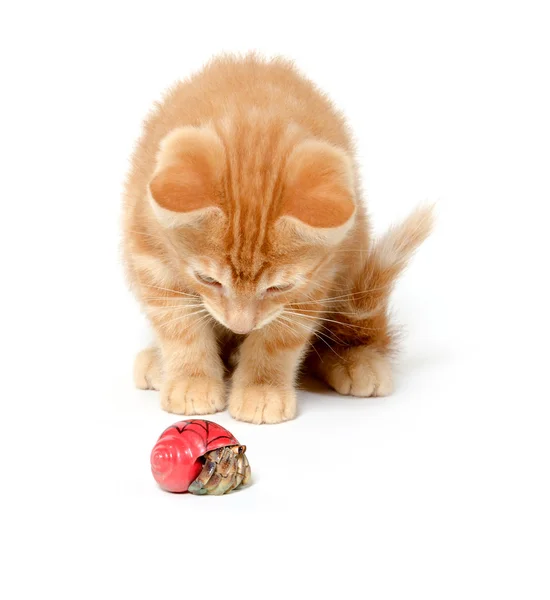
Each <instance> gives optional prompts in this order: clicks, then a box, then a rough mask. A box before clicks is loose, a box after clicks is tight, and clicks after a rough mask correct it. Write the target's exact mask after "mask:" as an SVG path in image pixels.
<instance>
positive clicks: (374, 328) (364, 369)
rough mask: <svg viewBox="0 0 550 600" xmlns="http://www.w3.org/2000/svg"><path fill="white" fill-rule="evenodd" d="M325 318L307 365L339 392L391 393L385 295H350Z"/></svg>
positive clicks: (390, 340)
mask: <svg viewBox="0 0 550 600" xmlns="http://www.w3.org/2000/svg"><path fill="white" fill-rule="evenodd" d="M327 319H330V321H328V320H327V321H325V323H326V324H324V325H323V326H322V329H321V330H320V333H321V334H322V335H323V337H324V341H323V343H321V342H318V343H316V345H315V350H316V352H312V353H311V354H310V355H309V356H308V360H307V364H308V368H309V369H310V370H311V371H312V372H313V373H314V374H316V375H317V376H318V377H320V378H321V379H323V380H324V381H326V383H328V384H329V385H330V386H331V387H332V388H334V389H335V390H336V391H337V392H339V393H340V394H344V395H352V396H388V395H389V394H391V392H392V390H393V382H392V369H391V365H390V356H391V354H392V350H393V334H392V331H391V328H390V326H389V323H388V316H387V295H385V296H380V294H363V293H359V294H357V295H354V296H351V298H350V300H349V301H347V302H345V303H344V306H343V307H342V309H341V311H340V312H331V313H330V314H329V315H328V316H327Z"/></svg>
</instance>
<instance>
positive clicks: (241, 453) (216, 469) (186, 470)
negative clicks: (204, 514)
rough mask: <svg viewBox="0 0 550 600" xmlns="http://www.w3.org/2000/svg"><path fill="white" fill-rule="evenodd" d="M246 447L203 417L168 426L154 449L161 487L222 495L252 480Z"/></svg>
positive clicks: (153, 463) (153, 468)
mask: <svg viewBox="0 0 550 600" xmlns="http://www.w3.org/2000/svg"><path fill="white" fill-rule="evenodd" d="M245 452H246V446H242V445H241V444H239V442H238V441H237V440H236V439H235V437H234V436H233V435H232V434H231V433H230V432H229V431H227V429H225V428H224V427H222V426H221V425H218V424H217V423H213V422H212V421H205V420H203V419H190V420H188V421H179V422H178V423H174V425H171V426H170V427H168V429H165V430H164V431H163V432H162V434H161V436H160V437H159V439H158V441H157V443H156V444H155V446H154V448H153V451H152V452H151V471H152V473H153V477H154V478H155V480H156V482H157V483H158V484H159V485H160V487H161V488H163V489H165V490H167V491H169V492H191V493H192V494H198V495H203V494H212V495H215V496H221V495H222V494H226V493H228V492H231V491H232V490H234V489H236V488H238V487H239V486H242V485H246V484H247V483H248V482H249V481H250V465H249V464H248V459H247V458H246V454H245Z"/></svg>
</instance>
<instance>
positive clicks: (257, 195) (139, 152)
mask: <svg viewBox="0 0 550 600" xmlns="http://www.w3.org/2000/svg"><path fill="white" fill-rule="evenodd" d="M124 208H125V215H124V254H125V262H126V266H127V273H128V277H129V280H130V282H131V285H132V287H133V290H134V291H135V294H136V295H137V297H138V299H139V301H140V302H141V304H142V305H143V308H144V310H145V312H146V314H147V316H148V318H149V320H150V322H151V324H152V326H153V328H154V331H155V333H156V344H157V345H156V346H155V347H152V348H148V349H146V350H143V351H142V352H141V353H140V354H139V355H138V357H137V359H136V364H135V382H136V385H137V387H139V388H142V389H151V388H152V389H156V390H160V395H161V405H162V408H163V409H164V410H166V411H168V412H172V413H177V414H183V415H200V414H209V413H214V412H216V411H220V410H223V409H224V408H225V407H226V404H227V402H228V404H229V412H230V414H231V415H232V416H233V417H234V418H236V419H240V420H242V421H249V422H252V423H279V422H281V421H285V420H288V419H292V418H293V417H294V416H295V415H296V392H295V389H294V383H295V379H296V376H297V373H298V371H299V369H300V366H301V365H302V363H304V365H305V367H306V368H307V369H309V370H310V371H311V372H312V373H314V374H316V375H317V376H318V377H321V378H322V379H324V380H325V381H326V382H327V383H328V384H329V385H330V386H331V387H332V388H334V389H335V390H336V391H338V392H340V393H341V394H352V395H354V396H384V395H387V394H389V393H390V392H391V390H392V375H391V368H390V362H389V357H390V355H391V352H392V348H393V346H392V339H393V338H392V333H391V328H390V326H389V323H388V315H387V309H388V296H389V293H390V291H391V289H392V285H393V283H394V281H395V279H396V277H397V276H398V275H399V273H400V272H401V271H402V270H403V268H404V267H405V265H406V263H407V260H408V259H409V257H410V256H411V255H412V253H413V252H414V250H415V249H416V248H417V247H418V246H419V244H421V242H422V241H423V240H424V239H425V238H426V236H427V235H428V234H429V231H430V228H431V223H432V219H431V213H430V211H429V209H421V210H417V211H416V212H414V213H413V214H412V216H410V217H409V218H408V219H407V220H406V221H405V222H404V223H403V224H402V225H400V226H398V227H396V228H394V229H392V230H390V231H389V232H388V233H387V234H386V235H385V236H384V237H382V238H381V239H380V240H379V241H378V242H377V243H376V244H373V243H372V242H371V240H370V237H369V227H368V219H367V215H366V213H365V210H364V208H363V206H362V204H361V201H360V190H359V183H358V175H357V169H356V166H355V163H354V152H353V145H352V141H351V139H350V134H349V132H348V130H347V127H346V123H345V121H344V119H343V117H342V116H341V115H340V114H339V113H338V112H337V111H336V110H335V108H334V107H333V106H332V104H331V103H330V101H329V100H328V99H327V98H326V96H324V95H323V94H322V93H321V92H319V90H317V88H316V87H315V86H314V85H313V84H312V83H311V82H309V81H308V80H307V79H304V78H303V77H302V76H301V75H300V74H299V73H298V72H297V71H296V70H295V68H294V67H293V66H292V64H291V63H289V62H285V61H284V60H281V59H276V60H273V61H264V60H262V59H260V58H258V57H256V56H255V55H250V56H247V57H246V58H244V59H239V58H235V57H222V58H218V59H216V60H214V61H213V62H211V63H210V64H209V65H207V66H206V68H205V69H204V70H203V71H201V72H200V73H198V74H195V75H194V76H193V77H191V78H190V79H189V80H187V81H184V82H181V83H178V84H177V85H176V86H175V87H173V88H172V89H171V90H170V91H169V92H168V94H167V95H166V97H165V99H164V101H163V102H162V103H161V104H159V105H157V106H156V107H155V108H154V110H153V111H152V113H151V114H150V115H149V117H148V118H147V120H146V123H145V126H144V131H143V134H142V136H141V138H140V140H139V142H138V144H137V147H136V149H135V152H134V154H133V158H132V168H131V171H130V173H129V176H128V179H127V183H126V190H125V207H124ZM231 351H233V364H234V365H235V368H234V372H233V374H232V379H231V386H230V390H229V392H228V394H226V385H225V382H224V375H225V372H226V364H225V363H226V362H227V361H228V360H229V359H228V358H227V356H228V354H229V353H230V352H231ZM227 397H228V400H227Z"/></svg>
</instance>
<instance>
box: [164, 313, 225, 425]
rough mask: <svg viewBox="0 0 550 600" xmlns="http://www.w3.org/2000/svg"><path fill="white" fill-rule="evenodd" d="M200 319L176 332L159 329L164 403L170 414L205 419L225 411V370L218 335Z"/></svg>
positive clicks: (191, 319)
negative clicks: (201, 416) (203, 416)
mask: <svg viewBox="0 0 550 600" xmlns="http://www.w3.org/2000/svg"><path fill="white" fill-rule="evenodd" d="M199 319H201V317H200V316H199V317H196V316H193V317H191V318H190V319H189V320H188V321H186V322H185V326H183V325H178V326H177V327H176V328H174V327H173V326H172V325H167V326H166V327H162V326H161V327H159V326H158V324H157V327H156V329H157V337H158V341H159V345H160V349H161V354H162V370H163V381H162V383H161V386H160V401H161V406H162V408H163V409H164V410H166V411H167V412H170V413H175V414H180V415H204V414H211V413H215V412H218V411H220V410H223V409H224V408H225V404H226V398H225V385H224V381H223V376H224V366H223V363H222V361H221V358H220V356H219V351H218V342H217V339H216V334H215V331H214V328H213V326H212V324H211V323H210V322H204V321H199ZM168 323H169V322H168ZM176 324H177V323H176ZM168 327H170V329H168Z"/></svg>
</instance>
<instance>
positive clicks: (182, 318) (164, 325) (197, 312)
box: [161, 309, 206, 327]
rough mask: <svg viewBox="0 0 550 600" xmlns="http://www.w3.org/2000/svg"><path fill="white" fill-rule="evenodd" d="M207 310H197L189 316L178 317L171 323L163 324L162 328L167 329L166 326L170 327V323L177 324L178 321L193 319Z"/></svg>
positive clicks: (171, 320)
mask: <svg viewBox="0 0 550 600" xmlns="http://www.w3.org/2000/svg"><path fill="white" fill-rule="evenodd" d="M205 310H206V309H201V310H196V311H194V312H192V313H189V314H187V315H180V316H178V317H176V318H175V319H170V320H169V321H166V322H165V323H161V326H162V327H166V325H170V323H176V322H178V321H184V320H185V319H188V318H189V317H192V316H194V315H198V314H200V313H202V312H205Z"/></svg>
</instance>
